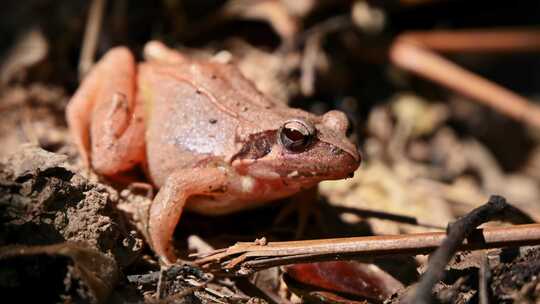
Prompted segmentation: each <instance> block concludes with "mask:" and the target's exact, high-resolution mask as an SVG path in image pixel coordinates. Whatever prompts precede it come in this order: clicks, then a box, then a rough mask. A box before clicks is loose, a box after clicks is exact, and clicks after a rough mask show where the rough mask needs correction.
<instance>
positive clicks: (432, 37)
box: [398, 29, 540, 53]
mask: <svg viewBox="0 0 540 304" xmlns="http://www.w3.org/2000/svg"><path fill="white" fill-rule="evenodd" d="M398 39H401V40H404V41H409V42H411V43H419V44H421V45H422V46H423V47H425V48H428V49H430V50H434V51H440V52H446V53H477V52H481V53H489V52H493V53H501V52H512V53H513V52H537V51H540V30H526V29H521V30H519V29H515V30H466V31H442V30H436V31H429V32H407V33H405V34H402V35H400V36H399V38H398Z"/></svg>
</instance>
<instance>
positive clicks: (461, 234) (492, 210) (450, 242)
mask: <svg viewBox="0 0 540 304" xmlns="http://www.w3.org/2000/svg"><path fill="white" fill-rule="evenodd" d="M509 207H510V205H508V203H507V202H506V200H505V199H504V198H503V197H501V196H496V195H493V196H491V197H490V198H489V201H488V202H487V203H486V204H485V205H482V206H480V207H478V208H476V209H474V210H473V211H471V212H470V213H469V214H467V215H466V216H464V217H462V218H461V219H459V220H457V221H456V222H455V223H453V224H451V225H448V236H447V237H446V239H445V240H444V241H443V242H442V244H441V246H440V247H439V248H438V249H437V250H436V251H435V253H433V254H432V255H431V258H430V260H429V264H428V270H427V271H426V273H424V275H423V276H422V279H421V280H420V283H418V287H417V288H416V292H415V295H414V300H412V301H411V303H420V304H422V303H426V304H427V303H431V298H432V289H433V286H435V284H436V283H437V282H438V281H440V280H441V279H442V278H443V276H444V273H445V267H446V265H447V264H448V262H449V261H450V259H451V258H452V256H454V254H455V253H456V251H458V250H459V247H460V246H461V245H462V244H463V240H465V239H466V238H467V237H469V235H471V233H472V232H473V231H474V229H476V227H478V226H479V225H481V224H483V223H485V222H488V221H491V220H493V219H495V218H499V217H500V216H501V214H504V213H505V210H508V209H509Z"/></svg>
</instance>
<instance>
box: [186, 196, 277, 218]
mask: <svg viewBox="0 0 540 304" xmlns="http://www.w3.org/2000/svg"><path fill="white" fill-rule="evenodd" d="M280 198H281V197H278V198H273V199H267V200H244V199H238V198H224V197H219V198H214V197H209V196H193V197H191V198H190V199H189V200H188V203H187V206H186V209H187V210H189V211H193V212H196V213H200V214H204V215H224V214H229V213H234V212H238V211H243V210H248V209H253V208H257V207H259V206H262V205H264V204H267V203H269V202H271V201H275V200H278V199H280Z"/></svg>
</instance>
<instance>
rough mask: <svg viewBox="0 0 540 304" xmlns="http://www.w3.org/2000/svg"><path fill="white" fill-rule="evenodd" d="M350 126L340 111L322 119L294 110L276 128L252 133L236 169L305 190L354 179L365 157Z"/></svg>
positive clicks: (235, 162) (239, 156)
mask: <svg viewBox="0 0 540 304" xmlns="http://www.w3.org/2000/svg"><path fill="white" fill-rule="evenodd" d="M348 126H349V123H348V120H347V117H346V116H345V114H344V113H342V112H340V111H330V112H327V113H326V114H324V115H322V116H315V115H312V114H310V113H306V112H304V111H301V110H297V111H293V115H286V117H284V118H283V119H282V120H281V121H279V123H278V124H277V125H276V128H273V129H271V130H268V131H264V132H259V133H256V134H251V135H250V136H249V138H248V139H247V140H245V141H244V142H243V143H242V148H241V149H240V152H239V153H237V154H236V155H235V156H234V158H233V166H234V167H235V168H237V170H238V171H240V172H242V173H243V174H246V175H250V176H252V177H255V178H259V179H280V180H281V181H283V182H284V183H285V184H288V185H291V186H301V187H309V186H312V185H315V184H316V183H318V182H319V181H322V180H331V179H341V178H345V177H352V175H353V174H354V171H355V170H356V169H357V168H358V166H359V165H360V161H361V157H360V154H359V153H358V149H357V148H356V145H355V144H354V143H353V142H352V141H351V140H349V138H348V137H347V134H346V133H347V128H348Z"/></svg>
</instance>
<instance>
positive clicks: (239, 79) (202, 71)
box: [138, 61, 276, 185]
mask: <svg viewBox="0 0 540 304" xmlns="http://www.w3.org/2000/svg"><path fill="white" fill-rule="evenodd" d="M138 77H139V81H138V82H139V92H138V96H139V98H142V100H143V102H144V104H145V107H146V110H145V113H146V145H147V147H146V150H147V166H148V172H149V174H150V177H151V178H152V180H153V182H154V183H155V184H157V185H161V184H163V182H164V181H165V178H166V177H167V176H168V175H169V174H170V173H171V172H172V171H173V170H175V169H180V168H190V167H196V166H201V165H204V164H206V163H208V162H220V161H222V162H225V161H226V160H227V159H228V158H230V157H231V155H233V154H235V153H236V152H237V151H238V149H239V148H240V147H241V141H242V137H243V135H245V133H247V131H245V130H249V132H257V130H264V129H265V128H270V127H274V126H273V125H272V126H270V125H268V126H266V125H265V122H266V121H273V120H274V119H268V118H269V117H268V115H276V114H272V112H274V111H270V109H273V108H274V107H276V105H275V104H274V103H273V102H272V101H270V100H268V99H267V98H265V97H264V96H263V95H262V94H261V93H260V92H258V91H257V90H256V89H255V87H254V86H253V85H252V84H251V83H250V82H249V81H248V80H246V79H245V78H244V77H243V76H241V75H240V73H239V71H237V70H236V68H234V67H232V66H228V65H224V64H217V63H198V62H195V61H194V62H191V61H190V62H186V63H181V64H174V65H170V64H169V65H165V64H157V63H143V64H141V65H140V68H139V76H138ZM260 116H266V117H264V118H258V117H260ZM274 124H275V123H274Z"/></svg>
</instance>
